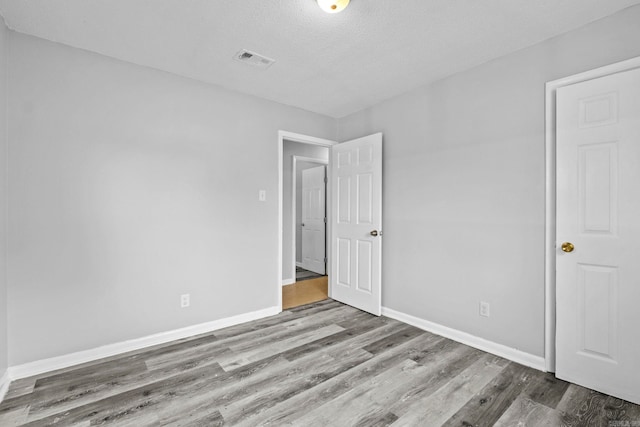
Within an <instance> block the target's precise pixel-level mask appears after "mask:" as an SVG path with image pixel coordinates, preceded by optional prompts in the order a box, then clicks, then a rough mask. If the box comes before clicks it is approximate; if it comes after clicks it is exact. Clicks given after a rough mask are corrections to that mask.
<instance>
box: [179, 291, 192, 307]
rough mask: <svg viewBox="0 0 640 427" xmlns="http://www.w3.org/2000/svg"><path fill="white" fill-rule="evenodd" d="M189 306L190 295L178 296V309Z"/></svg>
mask: <svg viewBox="0 0 640 427" xmlns="http://www.w3.org/2000/svg"><path fill="white" fill-rule="evenodd" d="M189 305H191V295H189V294H182V295H180V307H182V308H185V307H189Z"/></svg>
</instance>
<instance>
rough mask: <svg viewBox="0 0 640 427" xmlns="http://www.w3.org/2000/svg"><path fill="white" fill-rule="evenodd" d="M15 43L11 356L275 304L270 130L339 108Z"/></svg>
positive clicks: (15, 39)
mask: <svg viewBox="0 0 640 427" xmlns="http://www.w3.org/2000/svg"><path fill="white" fill-rule="evenodd" d="M10 45H11V52H12V58H11V63H10V68H9V73H10V74H9V78H10V88H9V95H10V104H9V123H10V129H9V153H10V154H9V156H10V158H9V160H10V164H11V169H10V173H9V182H10V186H11V192H10V196H9V242H10V247H11V252H10V255H9V292H8V299H9V312H8V314H9V325H10V329H9V364H10V365H17V364H21V363H25V362H29V361H33V360H38V359H43V358H48V357H52V356H57V355H62V354H66V353H70V352H74V351H79V350H84V349H89V348H93V347H97V346H100V345H104V344H108V343H114V342H120V341H123V340H127V339H132V338H136V337H141V336H145V335H148V334H153V333H157V332H161V331H167V330H172V329H175V328H180V327H184V326H188V325H193V324H198V323H202V322H207V321H212V320H216V319H220V318H225V317H228V316H232V315H237V314H241V313H246V312H251V311H254V310H259V309H264V308H268V307H273V306H277V303H278V300H277V292H276V291H277V289H278V274H277V271H278V268H277V261H278V255H277V253H276V252H275V251H274V248H276V247H277V241H278V235H277V233H278V226H277V221H278V207H277V194H278V193H277V190H278V189H277V185H278V170H277V167H278V159H277V141H278V130H287V131H291V132H297V133H302V134H307V135H314V136H317V137H321V138H329V139H335V132H336V128H335V124H336V122H335V120H333V119H331V118H328V117H324V116H321V115H317V114H312V113H309V112H305V111H302V110H300V109H296V108H290V107H286V106H283V105H280V104H276V103H273V102H268V101H265V100H261V99H258V98H254V97H250V96H245V95H239V94H236V93H233V92H229V91H226V90H223V89H221V88H217V87H214V86H210V85H206V84H203V83H199V82H196V81H193V80H189V79H184V78H180V77H177V76H174V75H171V74H167V73H164V72H159V71H154V70H151V69H148V68H143V67H139V66H136V65H132V64H129V63H125V62H120V61H117V60H113V59H110V58H106V57H103V56H100V55H97V54H93V53H88V52H86V51H82V50H78V49H73V48H69V47H65V46H63V45H59V44H55V43H51V42H47V41H44V40H40V39H36V38H32V37H28V36H24V35H20V34H16V33H11V38H10ZM256 72H259V71H256ZM260 72H261V71H260ZM239 165H242V166H241V167H240V166H239ZM247 171H250V173H248V172H247ZM260 189H265V190H266V191H267V201H266V202H259V201H258V191H259V190H260ZM182 293H190V294H191V307H190V308H188V309H181V308H180V306H179V295H180V294H182Z"/></svg>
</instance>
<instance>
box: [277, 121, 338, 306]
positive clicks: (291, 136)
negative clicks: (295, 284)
mask: <svg viewBox="0 0 640 427" xmlns="http://www.w3.org/2000/svg"><path fill="white" fill-rule="evenodd" d="M284 141H292V142H299V143H301V144H311V145H320V146H323V147H327V148H329V149H330V148H331V147H332V146H334V145H336V144H337V143H338V142H337V141H332V140H329V139H323V138H316V137H315V136H308V135H303V134H300V133H294V132H287V131H283V130H279V131H278V228H277V230H278V278H277V280H276V286H275V289H276V292H277V300H276V301H278V310H279V311H282V230H283V224H282V220H283V211H282V201H283V193H284V192H283V188H282V185H283V181H284V180H283V176H284V171H283V166H284V159H283V158H282V157H283V155H284ZM329 155H331V153H329ZM330 170H331V163H328V164H327V172H329V171H330ZM328 175H329V174H328V173H327V179H329V177H328ZM294 177H295V169H294ZM294 179H295V178H294ZM294 184H295V181H294ZM330 191H331V186H330V185H329V182H327V193H326V194H327V195H326V197H327V236H330V233H329V232H330V230H331V221H330V218H331V217H330V213H331V210H330V209H331V197H330V194H331V193H330ZM294 194H295V185H294ZM293 206H294V207H293V209H294V212H295V205H293ZM293 222H294V227H295V216H294V221H293ZM294 245H295V233H294ZM293 249H294V252H293V260H294V263H293V266H294V268H293V270H294V275H293V277H294V278H295V256H296V255H295V246H294V247H293ZM326 256H327V271H330V270H328V268H329V266H330V264H331V248H330V247H329V246H328V245H327V255H326ZM329 296H331V290H329Z"/></svg>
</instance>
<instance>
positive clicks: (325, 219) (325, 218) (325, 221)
mask: <svg viewBox="0 0 640 427" xmlns="http://www.w3.org/2000/svg"><path fill="white" fill-rule="evenodd" d="M324 223H325V224H326V223H327V217H326V216H325V217H324Z"/></svg>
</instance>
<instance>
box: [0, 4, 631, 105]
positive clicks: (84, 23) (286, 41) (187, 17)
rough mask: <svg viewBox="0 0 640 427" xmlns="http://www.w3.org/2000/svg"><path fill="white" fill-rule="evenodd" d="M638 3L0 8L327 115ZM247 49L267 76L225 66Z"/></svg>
mask: <svg viewBox="0 0 640 427" xmlns="http://www.w3.org/2000/svg"><path fill="white" fill-rule="evenodd" d="M637 3H640V0H481V1H480V0H352V1H351V5H350V6H349V7H348V8H347V9H346V10H345V11H344V12H342V13H340V14H336V15H330V14H326V13H324V12H322V11H321V10H320V9H319V8H318V7H317V5H316V4H315V1H314V0H232V1H223V0H55V1H54V0H0V12H1V13H2V15H3V16H4V17H5V20H6V22H7V25H8V26H9V27H10V28H12V29H14V30H16V31H19V32H22V33H26V34H31V35H34V36H38V37H42V38H45V39H48V40H52V41H56V42H60V43H64V44H67V45H70V46H75V47H79V48H82V49H87V50H90V51H94V52H98V53H101V54H104V55H107V56H111V57H114V58H118V59H122V60H125V61H129V62H133V63H136V64H140V65H145V66H149V67H153V68H157V69H160V70H165V71H169V72H172V73H175V74H179V75H182V76H186V77H191V78H194V79H197V80H201V81H204V82H208V83H213V84H217V85H221V86H224V87H226V88H229V89H233V90H236V91H239V92H244V93H248V94H252V95H256V96H259V97H262V98H267V99H270V100H273V101H277V102H281V103H283V104H288V105H293V106H296V107H300V108H303V109H306V110H310V111H315V112H318V113H322V114H326V115H329V116H332V117H342V116H344V115H347V114H349V113H352V112H355V111H358V110H361V109H363V108H366V107H369V106H371V105H374V104H376V103H378V102H380V101H382V100H385V99H387V98H390V97H393V96H395V95H398V94H400V93H403V92H406V91H408V90H411V89H413V88H416V87H418V86H421V85H424V84H427V83H429V82H432V81H435V80H437V79H439V78H442V77H444V76H447V75H450V74H453V73H456V72H459V71H462V70H465V69H468V68H470V67H473V66H475V65H478V64H480V63H482V62H486V61H488V60H490V59H493V58H496V57H499V56H502V55H505V54H508V53H510V52H513V51H515V50H518V49H521V48H523V47H526V46H530V45H532V44H535V43H537V42H540V41H542V40H545V39H547V38H550V37H553V36H555V35H557V34H561V33H564V32H566V31H569V30H571V29H574V28H577V27H580V26H582V25H584V24H586V23H588V22H591V21H594V20H596V19H599V18H601V17H604V16H607V15H610V14H612V13H615V12H617V11H619V10H621V9H624V8H626V7H628V6H631V5H634V4H637ZM243 48H244V49H248V50H251V51H254V52H257V53H260V54H263V55H265V56H267V57H270V58H273V59H275V60H276V63H275V64H274V65H273V66H271V67H270V68H268V69H266V70H261V69H258V68H254V67H251V66H248V65H246V64H242V63H239V62H237V61H234V60H233V59H232V57H233V55H234V54H235V53H236V52H237V51H239V50H240V49H243Z"/></svg>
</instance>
